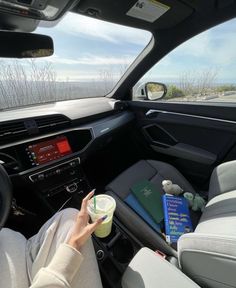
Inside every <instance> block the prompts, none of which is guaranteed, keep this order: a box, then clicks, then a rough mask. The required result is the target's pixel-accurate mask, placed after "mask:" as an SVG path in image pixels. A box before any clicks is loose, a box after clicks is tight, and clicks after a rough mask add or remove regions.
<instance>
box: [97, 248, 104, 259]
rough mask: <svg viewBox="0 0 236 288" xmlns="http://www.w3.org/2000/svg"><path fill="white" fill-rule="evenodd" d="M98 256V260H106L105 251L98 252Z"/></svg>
mask: <svg viewBox="0 0 236 288" xmlns="http://www.w3.org/2000/svg"><path fill="white" fill-rule="evenodd" d="M96 254H97V259H98V260H102V259H103V258H104V251H103V250H98V251H97V253H96Z"/></svg>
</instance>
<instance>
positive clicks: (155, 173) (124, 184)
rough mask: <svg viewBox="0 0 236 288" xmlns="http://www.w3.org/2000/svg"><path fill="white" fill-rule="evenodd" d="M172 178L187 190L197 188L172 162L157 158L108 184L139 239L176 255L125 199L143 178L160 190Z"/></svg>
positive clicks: (119, 211)
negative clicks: (165, 181)
mask: <svg viewBox="0 0 236 288" xmlns="http://www.w3.org/2000/svg"><path fill="white" fill-rule="evenodd" d="M165 179H171V180H172V181H173V183H176V184H178V185H179V186H180V187H182V188H183V189H184V191H188V192H192V193H194V194H195V190H194V189H193V187H192V186H191V184H190V183H189V182H188V181H187V180H186V179H185V178H184V176H183V175H182V174H181V173H180V172H179V171H178V170H177V169H176V168H175V167H173V166H172V165H170V164H167V163H165V162H160V161H154V160H140V161H139V162H137V163H136V164H134V165H133V166H131V167H130V168H128V169H127V170H125V171H124V172H123V173H121V174H120V175H119V176H118V177H116V178H115V179H114V180H113V181H112V182H111V183H110V184H108V185H107V187H106V190H107V191H108V192H107V193H108V194H109V195H111V196H112V197H114V198H115V199H116V204H117V208H116V212H115V214H116V216H117V217H118V219H120V221H121V222H123V223H124V224H125V225H126V227H127V228H128V229H129V230H130V231H131V232H132V233H133V234H134V235H135V236H136V237H137V238H139V239H140V240H141V241H142V242H143V243H144V244H145V245H146V246H148V247H151V248H153V249H159V250H161V251H163V252H164V253H166V254H168V255H173V256H176V255H177V254H176V251H174V249H172V248H171V247H170V246H169V245H168V244H167V243H166V241H165V240H164V239H163V236H162V235H161V234H157V232H155V231H154V230H153V229H152V228H151V227H150V226H149V225H148V224H147V223H146V222H145V221H144V220H143V219H141V218H140V217H139V216H138V215H137V214H136V213H135V212H134V211H133V210H132V209H131V208H130V207H129V206H128V205H126V203H125V202H124V199H125V198H126V197H127V196H128V195H129V194H130V193H131V190H130V189H131V188H132V187H133V186H134V185H135V184H137V183H138V182H140V181H143V180H149V181H151V182H152V183H153V184H155V186H156V187H157V189H158V190H159V191H160V193H164V192H163V189H162V181H163V180H165Z"/></svg>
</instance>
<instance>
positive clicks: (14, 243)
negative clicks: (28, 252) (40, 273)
mask: <svg viewBox="0 0 236 288" xmlns="http://www.w3.org/2000/svg"><path fill="white" fill-rule="evenodd" d="M25 247H26V239H25V237H24V236H23V235H22V234H20V233H18V232H15V231H13V230H10V229H7V228H3V229H2V230H1V231H0V287H4V288H28V287H29V280H28V275H27V269H26V261H25Z"/></svg>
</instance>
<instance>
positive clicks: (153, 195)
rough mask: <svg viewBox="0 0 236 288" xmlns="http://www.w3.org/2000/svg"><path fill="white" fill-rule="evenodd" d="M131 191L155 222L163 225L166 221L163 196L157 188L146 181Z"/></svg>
mask: <svg viewBox="0 0 236 288" xmlns="http://www.w3.org/2000/svg"><path fill="white" fill-rule="evenodd" d="M131 191H132V193H133V195H134V196H135V197H136V198H137V200H138V201H139V203H140V204H141V205H142V206H143V208H144V209H145V210H146V211H147V212H148V213H149V215H150V216H151V217H152V218H153V220H154V221H155V222H156V223H157V224H159V223H161V222H162V220H163V219H164V214H163V208H162V196H161V193H160V192H159V191H158V189H157V188H156V186H155V185H154V184H153V183H151V182H150V181H148V180H144V181H142V182H139V183H137V184H136V185H134V186H133V187H132V188H131Z"/></svg>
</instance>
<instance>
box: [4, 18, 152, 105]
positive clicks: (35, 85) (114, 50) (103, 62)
mask: <svg viewBox="0 0 236 288" xmlns="http://www.w3.org/2000/svg"><path fill="white" fill-rule="evenodd" d="M43 25H45V24H44V23H42V24H41V27H39V28H37V30H36V31H35V33H39V34H45V35H49V36H51V37H52V38H53V41H54V55H53V56H51V57H45V58H37V59H31V60H28V59H20V60H18V59H6V58H0V62H1V63H0V109H6V108H12V107H19V106H24V105H31V104H38V103H46V102H52V101H60V100H70V99H77V98H87V97H96V96H104V95H106V94H107V93H109V92H110V91H111V90H112V88H113V87H114V86H115V84H116V83H117V82H118V81H119V79H120V78H121V76H122V75H123V74H124V72H125V71H126V69H127V68H128V66H129V65H130V64H131V63H132V62H133V61H134V59H135V58H136V57H137V56H138V54H139V53H141V51H142V50H143V49H144V47H145V46H146V45H147V44H148V42H149V41H150V39H151V33H149V32H147V31H143V30H139V29H134V28H130V27H125V26H121V25H117V24H112V23H108V22H104V21H101V20H96V19H93V18H89V17H85V16H81V15H78V14H73V13H67V15H66V16H64V18H63V19H62V20H61V21H60V22H59V23H57V24H56V25H55V26H54V27H50V28H49V27H43ZM45 26H46V25H45Z"/></svg>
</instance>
